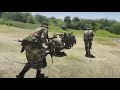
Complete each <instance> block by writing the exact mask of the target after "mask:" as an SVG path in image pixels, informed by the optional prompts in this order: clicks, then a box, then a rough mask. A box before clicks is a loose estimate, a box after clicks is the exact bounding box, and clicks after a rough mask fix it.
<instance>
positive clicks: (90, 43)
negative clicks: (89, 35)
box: [88, 40, 92, 55]
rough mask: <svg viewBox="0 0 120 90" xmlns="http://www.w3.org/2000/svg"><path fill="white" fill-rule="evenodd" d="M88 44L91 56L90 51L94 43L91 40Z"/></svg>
mask: <svg viewBox="0 0 120 90" xmlns="http://www.w3.org/2000/svg"><path fill="white" fill-rule="evenodd" d="M88 44H89V49H88V50H89V55H90V54H91V52H90V49H91V45H92V41H91V40H90V41H89V43H88Z"/></svg>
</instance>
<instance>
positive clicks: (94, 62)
mask: <svg viewBox="0 0 120 90" xmlns="http://www.w3.org/2000/svg"><path fill="white" fill-rule="evenodd" d="M12 30H13V28H12ZM13 31H14V30H13ZM16 32H17V33H16ZM30 32H31V31H29V30H24V31H22V30H21V31H20V30H18V31H15V32H11V33H10V32H7V31H3V30H2V29H0V78H16V77H15V76H16V75H17V74H18V73H19V72H20V71H21V70H22V68H23V67H24V64H21V63H25V62H27V60H26V57H25V52H24V53H20V50H21V46H20V43H19V42H17V41H15V40H17V39H21V38H24V37H25V36H27V35H28V34H29V33H30ZM113 43H114V42H113ZM64 51H65V52H66V54H67V56H65V57H54V58H53V59H54V63H52V62H51V58H50V56H49V55H48V56H47V62H48V66H47V67H46V68H45V69H44V70H43V72H44V73H45V75H46V76H49V78H119V77H120V43H116V44H115V45H112V46H111V45H104V44H100V43H97V42H96V41H94V42H93V49H92V50H91V52H92V54H93V55H94V56H95V58H87V57H85V56H84V54H85V50H84V42H83V40H82V37H79V38H77V45H75V46H74V47H73V48H72V49H66V50H64ZM19 62H21V63H19ZM35 75H36V70H34V69H30V71H28V73H26V75H25V78H35Z"/></svg>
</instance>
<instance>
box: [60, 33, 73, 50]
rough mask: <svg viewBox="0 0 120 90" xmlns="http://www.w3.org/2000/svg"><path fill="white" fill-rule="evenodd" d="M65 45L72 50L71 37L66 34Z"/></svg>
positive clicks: (64, 37) (64, 36)
mask: <svg viewBox="0 0 120 90" xmlns="http://www.w3.org/2000/svg"><path fill="white" fill-rule="evenodd" d="M62 41H63V42H64V44H65V48H71V46H70V37H69V35H67V34H66V33H64V35H63V40H62Z"/></svg>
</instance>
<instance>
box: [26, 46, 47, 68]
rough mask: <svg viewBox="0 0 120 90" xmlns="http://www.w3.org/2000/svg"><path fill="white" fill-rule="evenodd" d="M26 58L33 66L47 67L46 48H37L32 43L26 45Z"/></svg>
mask: <svg viewBox="0 0 120 90" xmlns="http://www.w3.org/2000/svg"><path fill="white" fill-rule="evenodd" d="M25 51H26V58H27V60H28V63H29V65H30V66H31V68H34V69H41V68H45V67H46V53H45V48H41V49H37V48H33V47H32V46H30V45H27V46H26V47H25Z"/></svg>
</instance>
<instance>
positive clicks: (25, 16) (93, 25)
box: [0, 12, 120, 34]
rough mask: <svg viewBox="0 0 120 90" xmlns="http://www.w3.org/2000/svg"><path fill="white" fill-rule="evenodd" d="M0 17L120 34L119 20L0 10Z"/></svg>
mask: <svg viewBox="0 0 120 90" xmlns="http://www.w3.org/2000/svg"><path fill="white" fill-rule="evenodd" d="M0 18H2V19H4V20H12V21H19V22H23V23H32V24H42V23H43V21H47V22H49V24H50V25H55V26H59V27H60V26H61V25H65V26H66V27H67V28H68V29H76V30H86V29H87V28H90V29H93V30H94V31H96V30H107V31H109V32H111V33H115V34H120V30H119V29H120V22H117V21H116V20H108V19H97V20H91V19H81V18H79V17H73V18H71V17H70V16H65V18H64V20H62V19H57V18H55V17H50V18H49V17H46V16H43V15H39V14H37V15H34V16H33V15H32V13H28V12H0Z"/></svg>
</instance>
